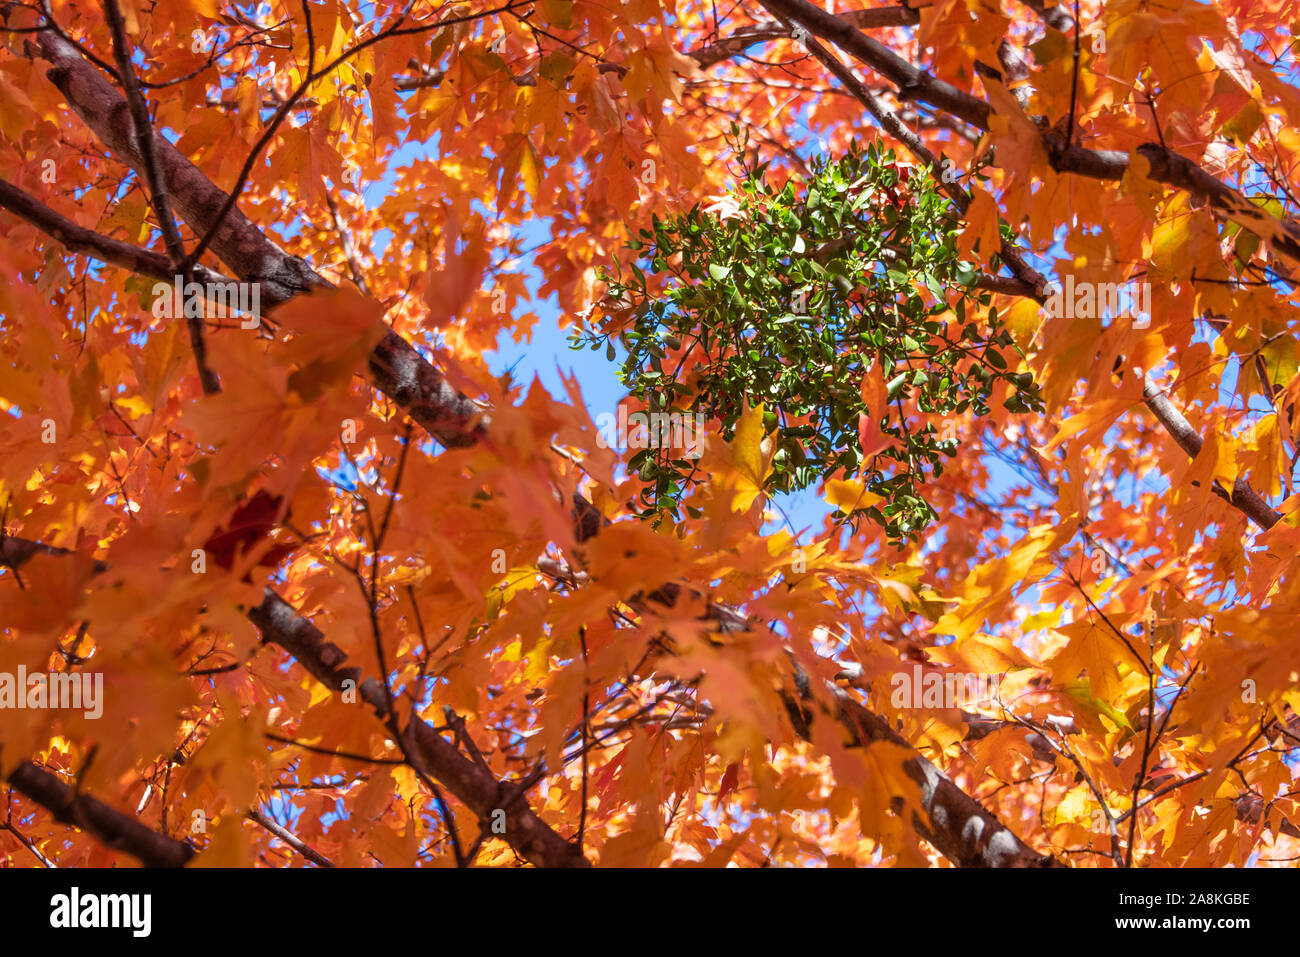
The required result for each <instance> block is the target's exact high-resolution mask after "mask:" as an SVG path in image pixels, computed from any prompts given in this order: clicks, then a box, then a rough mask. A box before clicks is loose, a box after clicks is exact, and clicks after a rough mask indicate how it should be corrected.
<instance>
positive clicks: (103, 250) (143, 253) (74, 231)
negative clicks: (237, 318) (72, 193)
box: [0, 179, 235, 286]
mask: <svg viewBox="0 0 1300 957" xmlns="http://www.w3.org/2000/svg"><path fill="white" fill-rule="evenodd" d="M0 209H5V210H8V211H9V212H11V213H13V214H14V215H15V216H17V217H19V218H20V219H22V220H24V221H26V222H27V223H29V224H30V225H32V226H35V227H36V228H37V229H39V230H40V231H41V232H43V233H45V234H46V235H47V236H49V237H50V238H51V239H54V240H57V241H58V242H59V243H61V244H62V245H63V246H65V247H67V249H68V250H69V251H71V252H74V253H80V254H82V255H85V256H89V257H91V258H93V259H98V260H100V261H101V262H105V263H108V264H109V265H110V266H120V267H121V268H123V269H126V270H128V271H129V272H133V273H136V274H138V275H141V276H150V277H152V278H154V279H161V280H164V281H166V282H168V283H170V282H172V281H173V280H174V279H175V277H176V274H175V272H174V271H173V270H172V268H171V265H170V263H169V262H168V261H167V257H166V256H163V255H161V254H159V253H155V252H152V251H151V250H148V249H142V248H140V247H139V246H132V245H131V244H130V243H127V242H123V241H122V240H120V239H113V238H112V237H111V236H104V235H101V234H100V233H97V232H95V231H94V230H91V229H87V228H86V227H85V226H79V225H78V224H77V223H74V222H73V221H72V220H70V219H68V218H67V217H66V216H63V215H62V214H60V213H56V212H55V211H54V210H52V209H50V208H49V207H48V206H46V205H45V204H44V203H42V202H41V201H40V200H38V199H36V198H35V197H33V196H30V195H28V194H27V193H25V192H23V191H22V190H21V189H19V188H18V187H17V186H14V185H13V184H12V183H10V182H7V181H6V180H4V179H0ZM194 279H195V280H196V281H197V282H200V283H203V284H204V285H205V286H206V285H207V284H208V283H214V284H216V285H219V286H224V285H226V284H227V283H233V282H235V280H233V279H227V278H226V277H225V276H222V275H221V274H220V273H218V272H214V271H213V270H211V269H209V268H207V267H206V266H195V267H194Z"/></svg>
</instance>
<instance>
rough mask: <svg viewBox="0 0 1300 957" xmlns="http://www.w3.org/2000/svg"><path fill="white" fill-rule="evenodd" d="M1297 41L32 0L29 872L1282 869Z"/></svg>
mask: <svg viewBox="0 0 1300 957" xmlns="http://www.w3.org/2000/svg"><path fill="white" fill-rule="evenodd" d="M1297 23H1300V9H1298V8H1297V5H1296V4H1295V3H1294V2H1280V0H1211V2H1204V3H1196V4H1183V3H1176V2H1172V0H1109V2H1105V3H1101V2H1095V0H1082V2H1077V3H1072V4H1069V5H1059V4H1058V5H1051V6H1049V5H1048V4H1047V3H1046V2H1044V0H1025V2H1019V0H998V2H991V0H928V2H912V0H908V2H904V3H900V4H888V3H881V4H878V5H876V6H867V5H862V4H857V3H853V2H849V0H821V2H813V0H745V2H743V3H740V2H738V3H734V4H726V5H719V4H717V3H714V2H709V3H703V2H696V0H680V2H677V3H665V2H662V0H631V2H593V0H485V2H477V0H465V2H454V3H435V2H429V0H401V2H394V3H389V2H384V0H374V2H367V3H360V2H351V0H301V2H298V3H289V4H281V3H279V2H277V0H268V2H262V3H256V4H240V3H236V2H230V0H150V2H148V3H143V2H138V0H102V2H92V0H75V2H73V0H32V2H22V0H8V2H5V3H0V34H2V35H3V41H4V42H3V47H2V48H0V276H3V279H4V281H3V282H0V409H3V410H4V412H5V413H6V414H4V415H0V523H2V525H0V568H2V571H0V629H3V630H2V631H0V777H3V783H2V784H0V789H2V790H3V794H4V798H5V805H6V806H5V809H4V811H3V815H4V816H3V821H2V822H0V862H3V863H5V864H13V865H21V866H42V865H45V866H51V865H57V866H60V867H63V866H86V865H90V866H105V865H117V864H121V865H130V864H133V863H143V864H146V865H161V866H181V865H187V866H303V865H308V864H314V865H318V866H330V865H336V866H356V867H363V866H365V867H369V866H377V865H385V866H415V865H419V866H457V865H459V866H466V865H485V866H515V865H519V864H523V863H527V864H532V865H538V866H588V865H599V866H620V865H622V866H664V865H676V866H697V865H704V866H725V865H735V866H760V865H798V866H826V865H830V866H900V865H902V866H917V865H920V866H927V865H928V866H998V867H1003V866H1019V867H1066V866H1075V867H1150V866H1195V865H1202V866H1204V865H1214V866H1225V865H1234V866H1246V865H1255V864H1267V863H1269V862H1272V861H1286V860H1293V859H1294V858H1295V857H1296V856H1297V854H1300V847H1297V839H1300V829H1298V827H1297V823H1300V822H1296V814H1297V812H1298V811H1300V807H1297V804H1296V798H1295V793H1294V792H1295V789H1294V788H1293V787H1292V783H1291V782H1292V776H1293V772H1292V769H1293V767H1294V765H1295V759H1296V756H1297V751H1296V747H1297V745H1300V722H1298V721H1297V716H1296V711H1294V710H1293V709H1300V684H1298V683H1300V676H1298V674H1297V669H1296V665H1295V662H1296V660H1297V658H1298V654H1300V646H1297V645H1296V644H1294V643H1293V642H1292V640H1291V638H1290V637H1289V636H1290V634H1291V633H1292V632H1293V631H1296V629H1295V628H1294V626H1293V621H1294V620H1295V618H1296V616H1297V614H1300V564H1297V553H1296V548H1297V542H1300V532H1298V531H1297V526H1298V522H1300V517H1298V516H1300V498H1298V497H1297V496H1296V495H1295V494H1294V488H1293V474H1294V470H1295V466H1296V458H1297V454H1298V449H1300V447H1298V446H1297V438H1298V435H1300V421H1297V416H1296V414H1295V409H1296V400H1297V392H1298V391H1300V352H1298V350H1297V340H1296V336H1295V330H1296V328H1297V323H1300V313H1298V312H1297V297H1296V282H1297V281H1296V279H1295V277H1294V275H1293V272H1292V270H1294V269H1295V268H1297V262H1298V261H1300V221H1298V220H1297V219H1296V216H1297V215H1298V214H1300V199H1297V194H1298V192H1300V174H1298V173H1297V163H1298V162H1300V134H1297V132H1296V131H1297V130H1298V129H1300V86H1298V85H1297V84H1298V79H1300V78H1298V77H1297V74H1296V68H1295V65H1294V58H1293V55H1292V54H1293V50H1292V47H1293V44H1294V43H1295V30H1296V24H1297ZM556 311H558V313H559V316H560V322H561V323H562V325H563V326H564V328H565V329H566V330H567V332H568V333H569V334H570V335H571V336H572V338H573V340H574V342H575V344H576V345H578V346H579V347H588V346H594V347H595V348H596V349H597V350H602V349H603V350H606V352H605V353H604V354H607V355H608V357H609V359H610V362H611V369H614V368H617V369H618V370H619V371H620V374H621V375H622V377H623V381H624V382H625V383H626V385H627V388H628V389H629V391H630V395H629V396H628V398H627V399H626V400H624V404H623V406H622V408H621V410H620V409H614V408H610V409H604V410H599V409H597V410H593V409H589V408H588V405H587V402H586V401H585V400H584V398H583V394H582V391H583V390H582V383H581V382H580V381H579V379H578V378H577V377H566V378H565V380H564V389H563V390H557V391H558V392H559V394H552V393H551V392H548V391H547V390H546V389H545V388H543V387H542V385H541V383H540V382H527V381H525V382H517V381H515V380H514V378H513V377H511V376H510V375H507V374H502V370H501V369H499V368H497V367H496V366H494V364H493V362H492V353H493V350H494V349H495V348H496V347H497V344H498V342H499V341H500V340H501V338H502V337H503V336H508V337H510V338H511V339H513V341H514V342H515V343H526V342H527V341H528V340H529V338H530V336H532V334H533V333H534V331H535V330H536V329H537V328H538V324H539V323H542V322H546V321H549V320H548V319H547V318H546V317H548V316H550V315H551V314H552V313H553V312H556ZM561 361H562V362H563V358H562V359H561ZM601 413H605V414H606V415H608V416H609V417H610V418H611V419H612V418H614V417H615V414H616V413H617V417H618V421H620V422H624V423H627V422H631V423H633V425H634V426H635V428H634V429H633V430H632V431H633V432H634V433H637V430H638V429H639V430H640V432H639V433H637V434H636V435H635V436H631V435H622V436H618V437H616V438H617V440H616V441H608V440H607V439H608V436H607V435H606V433H605V431H602V425H601V424H600V423H599V422H598V421H597V420H598V419H599V418H600V414H601ZM656 415H657V416H659V417H660V418H658V419H656V418H655V416H656ZM672 416H676V418H672ZM697 421H698V422H700V423H702V430H701V431H702V435H703V441H702V442H700V443H694V442H692V443H691V444H690V445H689V448H688V447H686V445H685V444H684V443H682V442H676V441H674V439H673V438H672V429H674V428H677V429H679V431H684V430H686V429H687V428H691V429H693V428H694V427H695V423H696V422H697ZM620 431H623V430H621V429H620ZM665 435H667V436H668V437H667V438H665ZM691 437H692V438H695V437H697V436H695V434H694V433H692V436H691ZM801 489H803V490H806V489H813V490H814V491H815V492H816V493H817V494H819V495H821V496H823V497H824V500H825V503H826V506H827V507H826V517H825V519H824V520H819V521H818V523H816V524H814V525H813V526H812V527H799V526H798V525H796V524H792V523H789V522H784V521H782V520H781V509H782V503H783V501H785V498H784V496H785V493H787V492H793V491H798V490H801ZM1288 543H1290V544H1288ZM1297 641H1300V634H1298V637H1297Z"/></svg>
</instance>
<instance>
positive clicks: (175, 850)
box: [7, 543, 194, 867]
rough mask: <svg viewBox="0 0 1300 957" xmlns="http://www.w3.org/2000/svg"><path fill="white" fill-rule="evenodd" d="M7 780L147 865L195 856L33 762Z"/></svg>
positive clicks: (180, 862)
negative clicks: (82, 792)
mask: <svg viewBox="0 0 1300 957" xmlns="http://www.w3.org/2000/svg"><path fill="white" fill-rule="evenodd" d="M31 544H35V543H31ZM7 780H8V781H9V783H10V784H12V785H13V787H14V790H16V791H19V792H21V793H22V794H24V795H26V796H27V797H28V798H30V799H31V800H33V801H35V802H36V803H37V804H39V805H41V807H43V808H45V809H46V810H47V811H49V812H50V814H51V815H52V816H53V817H54V819H55V820H56V821H58V822H59V823H61V824H70V825H72V826H73V827H76V828H79V829H81V830H83V831H86V832H87V833H88V834H90V835H92V836H93V837H95V838H96V839H97V840H98V841H100V842H101V843H103V844H104V845H105V846H106V847H111V848H112V849H113V850H115V851H122V852H123V853H126V854H130V855H131V856H132V857H135V858H137V859H138V860H139V861H140V862H141V863H143V864H144V865H145V866H146V867H182V866H184V864H185V863H186V862H187V861H189V859H190V858H191V857H193V856H194V848H193V847H191V846H190V845H189V844H186V843H185V842H183V841H178V840H176V839H174V838H170V837H167V836H166V835H165V834H159V833H158V832H157V831H152V830H150V829H149V828H147V827H145V826H144V825H143V824H141V823H140V822H139V821H137V820H136V819H135V818H133V817H131V816H130V815H127V814H123V813H121V812H120V811H115V810H113V809H112V808H111V807H109V806H108V805H107V804H105V803H104V802H103V801H99V800H96V799H95V798H93V797H88V796H87V795H84V794H78V793H76V792H75V791H73V789H72V788H70V787H69V786H68V785H66V784H64V783H63V782H62V781H60V780H59V779H58V778H57V777H55V776H54V775H53V774H50V773H49V772H48V771H43V770H41V769H40V768H38V767H37V766H36V765H34V764H31V763H28V762H25V763H23V764H20V765H19V766H18V767H17V769H15V770H14V771H13V772H12V773H11V774H10V775H9V777H8V778H7Z"/></svg>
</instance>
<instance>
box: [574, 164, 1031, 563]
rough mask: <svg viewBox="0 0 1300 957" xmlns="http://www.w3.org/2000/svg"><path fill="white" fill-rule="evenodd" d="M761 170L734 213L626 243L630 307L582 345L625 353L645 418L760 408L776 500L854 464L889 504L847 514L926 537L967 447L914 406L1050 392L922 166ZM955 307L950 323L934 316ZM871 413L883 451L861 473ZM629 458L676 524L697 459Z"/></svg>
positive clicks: (612, 281) (620, 301)
mask: <svg viewBox="0 0 1300 957" xmlns="http://www.w3.org/2000/svg"><path fill="white" fill-rule="evenodd" d="M741 155H743V150H742V151H741ZM766 172H767V167H766V165H753V166H748V167H746V168H745V171H744V173H745V175H744V178H743V180H742V181H740V182H739V184H738V186H737V188H736V189H735V190H734V191H733V193H732V194H731V195H730V196H729V197H727V198H726V199H724V200H723V201H722V202H720V203H718V204H716V205H714V206H712V207H710V208H708V209H701V208H700V207H699V206H698V205H697V206H695V207H694V208H692V209H691V210H690V211H688V212H686V213H684V214H681V215H677V216H674V217H672V218H669V219H659V218H657V217H656V218H655V219H654V221H653V224H652V228H651V229H648V230H642V231H641V232H640V234H639V238H637V239H634V240H633V241H631V242H630V243H629V244H628V245H629V249H630V251H631V252H632V253H633V254H634V255H633V256H632V257H631V259H630V261H629V262H627V263H624V264H620V265H619V267H618V271H617V274H616V275H609V274H606V275H604V276H602V279H603V280H604V282H605V283H606V284H607V285H608V287H609V299H608V300H607V302H609V301H612V302H614V303H617V307H616V308H614V309H611V310H609V312H610V317H609V318H610V321H609V322H607V323H606V324H605V326H604V327H603V328H601V329H594V330H586V331H583V332H580V333H578V334H577V335H576V337H575V347H581V346H582V345H590V347H591V348H593V349H598V348H600V347H601V346H602V345H604V346H605V348H606V352H607V355H608V356H609V357H610V358H611V359H613V358H614V357H615V356H616V355H617V354H618V351H617V349H616V345H615V343H616V341H617V343H618V344H620V345H621V346H622V348H623V350H625V352H626V357H625V358H624V360H623V362H622V366H621V369H620V372H619V375H620V378H621V379H622V381H623V382H624V383H625V384H626V385H627V386H628V388H629V389H630V391H631V394H632V396H634V397H635V398H638V399H641V400H644V402H645V403H646V407H647V409H648V410H649V411H651V412H676V413H681V414H694V413H697V412H703V413H706V414H707V415H708V416H709V417H710V418H711V419H713V418H716V419H718V420H720V421H721V425H722V429H723V437H724V438H727V439H730V438H731V437H732V435H733V434H734V429H735V425H736V422H737V420H738V419H739V417H740V415H741V412H742V411H743V409H744V407H745V404H746V403H749V404H750V405H756V404H758V403H760V402H761V403H762V404H763V407H764V408H765V409H766V410H767V412H766V416H765V418H766V422H765V425H766V427H767V429H768V431H769V433H770V435H771V438H772V440H773V441H774V442H775V455H774V458H773V469H772V474H771V476H770V478H769V479H768V483H767V488H766V489H765V491H767V492H769V493H775V492H789V491H795V490H798V489H803V488H806V487H808V486H809V485H812V484H813V483H815V482H817V481H819V480H820V479H823V478H826V477H829V476H831V475H833V474H835V473H839V474H841V475H845V474H856V473H857V472H858V471H859V469H861V470H862V477H863V479H864V480H865V483H866V487H867V490H868V491H870V492H872V493H874V494H875V495H878V496H880V497H881V498H882V499H883V500H884V501H881V502H878V503H877V504H874V505H872V506H870V507H867V508H863V509H858V510H856V511H853V512H850V513H848V514H843V513H840V517H841V518H843V519H844V520H847V521H850V522H854V523H856V522H857V521H858V520H860V519H861V518H863V517H865V518H867V519H869V520H870V521H873V522H875V523H877V524H879V525H880V526H882V527H883V528H884V529H885V530H886V532H887V533H888V535H889V536H890V537H891V539H895V540H901V539H906V538H912V537H915V536H916V534H917V533H918V532H919V531H920V530H921V529H922V528H924V527H925V526H926V525H927V524H928V523H929V522H930V521H931V520H932V519H933V518H934V517H935V513H934V510H933V509H932V508H931V506H930V505H929V503H928V502H927V501H926V500H925V497H924V495H923V488H924V484H925V481H926V478H927V476H931V475H933V476H938V475H940V474H941V473H942V471H943V459H944V457H945V456H951V455H954V454H955V452H956V449H957V446H958V444H959V440H958V439H957V438H956V437H955V434H954V431H953V430H952V429H948V430H947V434H944V433H942V432H941V431H940V430H939V429H937V428H936V427H935V426H934V425H933V424H928V425H924V426H919V425H916V424H915V423H913V424H911V425H909V424H908V422H907V421H906V419H905V418H904V416H903V409H904V403H905V402H909V401H912V400H914V401H915V407H916V408H917V409H919V410H920V411H921V412H925V413H935V414H938V415H940V416H943V415H951V416H957V415H961V414H962V413H965V412H966V411H967V410H970V409H973V410H974V412H975V414H976V415H980V416H982V415H986V414H987V413H988V411H989V407H988V402H989V397H990V394H991V393H992V390H993V387H994V385H995V383H997V382H998V381H999V380H1005V381H1006V382H1007V383H1009V384H1010V386H1011V387H1012V388H1011V390H1010V393H1009V398H1008V399H1007V400H1006V402H1005V405H1006V407H1007V408H1008V409H1009V410H1011V411H1016V412H1024V411H1028V410H1031V409H1032V410H1041V409H1042V402H1041V399H1040V397H1039V395H1038V391H1037V389H1036V387H1035V384H1034V382H1033V379H1032V377H1031V375H1030V374H1029V373H1027V372H1013V371H1011V369H1012V368H1014V367H1015V366H1016V365H1018V361H1017V357H1018V349H1017V347H1016V345H1015V342H1014V340H1013V339H1012V337H1011V335H1010V333H1009V332H1008V331H1007V330H1006V329H1005V328H1003V326H1002V325H1001V323H1000V322H999V318H998V315H997V313H996V312H995V310H993V309H992V308H990V307H989V294H988V293H987V292H984V291H981V290H978V289H977V288H976V286H975V283H976V279H977V278H978V271H977V269H976V268H975V267H974V266H972V265H971V264H969V263H966V262H962V261H960V260H959V259H958V256H957V252H956V245H957V242H956V240H957V230H958V227H959V223H958V218H957V215H956V210H955V209H954V207H953V205H952V203H951V201H950V200H949V199H948V197H947V196H945V195H944V194H943V193H942V192H940V190H939V189H938V188H937V186H936V184H935V183H934V181H933V179H932V178H931V177H930V176H929V175H928V174H927V173H926V172H925V171H923V170H915V169H910V170H909V169H907V168H905V167H902V166H900V165H899V163H898V162H897V161H896V159H895V156H894V154H893V152H892V151H883V152H882V151H880V150H879V149H877V148H876V147H875V146H874V145H873V146H870V147H868V148H867V149H865V150H859V149H856V148H854V149H851V150H850V151H849V153H848V154H847V155H845V156H844V157H843V158H841V159H839V160H837V161H834V162H831V161H817V162H815V163H814V165H813V167H812V174H811V175H810V176H809V177H808V178H807V179H806V180H805V181H793V180H792V181H789V182H786V183H785V184H784V185H783V186H782V187H781V188H779V189H777V188H775V187H773V186H772V185H770V184H769V182H768V179H767V176H766ZM949 311H951V312H953V313H955V315H956V316H957V318H958V322H957V323H956V324H952V325H950V324H949V323H948V322H946V321H944V320H943V319H941V318H940V316H941V314H943V313H946V312H949ZM683 345H686V346H689V347H690V348H689V349H687V350H686V351H685V352H684V353H683V351H682V347H683ZM670 352H672V353H673V354H674V358H673V359H672V360H670V359H669V353H670ZM876 364H878V365H879V367H880V374H883V377H884V381H885V383H886V388H885V392H886V395H887V400H886V401H885V402H884V403H883V405H884V406H885V407H882V408H868V405H867V402H866V401H865V400H864V398H863V391H864V390H863V389H862V382H863V378H864V376H865V375H866V374H867V372H868V370H872V371H873V373H874V372H875V370H874V368H873V367H874V366H875V365H876ZM876 404H877V405H882V403H881V402H879V401H877V402H876ZM860 417H866V418H865V424H866V426H867V427H868V428H871V427H873V426H874V428H875V429H878V430H882V431H883V433H884V435H885V436H888V437H889V440H890V441H889V444H888V447H887V448H885V450H884V451H881V452H879V453H877V454H873V455H872V456H870V457H869V458H867V460H866V461H864V460H863V452H862V447H861V444H860V441H859V425H860V423H862V422H863V421H864V420H862V419H860ZM913 418H914V419H915V416H913ZM873 434H876V435H879V434H880V433H879V432H875V433H873ZM630 465H631V467H632V468H633V469H636V470H638V471H639V474H640V477H641V478H642V479H643V480H644V481H645V482H646V483H647V485H646V488H645V490H644V492H643V494H642V499H643V503H644V505H645V511H646V513H647V514H658V513H660V512H662V511H663V510H665V509H667V510H670V511H672V512H674V513H676V511H677V509H678V508H679V507H680V500H681V498H682V495H683V493H684V492H685V491H686V489H687V488H688V487H689V484H690V483H691V482H692V481H694V480H695V478H696V474H695V465H696V463H695V462H694V461H693V460H692V459H691V458H689V457H684V456H683V455H682V452H681V450H680V449H676V448H672V447H668V446H665V445H659V446H657V447H651V448H645V449H643V450H641V451H639V452H638V453H637V454H636V455H635V456H633V458H632V459H631V460H630Z"/></svg>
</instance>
